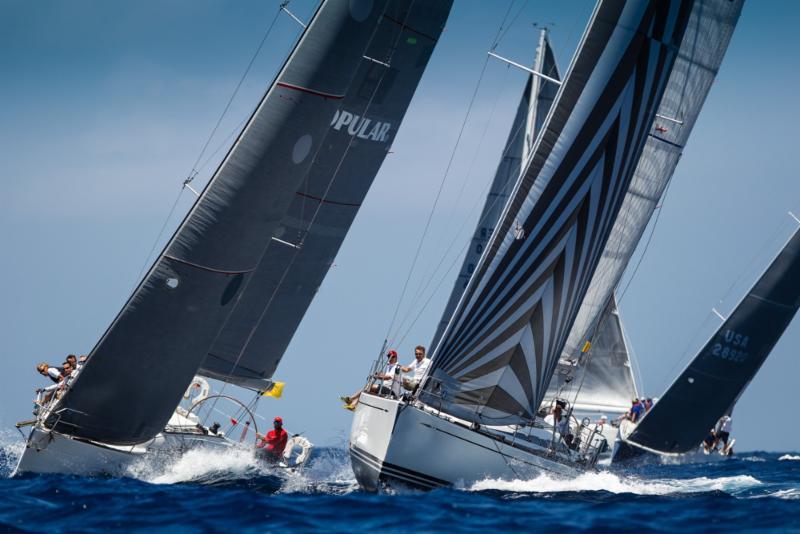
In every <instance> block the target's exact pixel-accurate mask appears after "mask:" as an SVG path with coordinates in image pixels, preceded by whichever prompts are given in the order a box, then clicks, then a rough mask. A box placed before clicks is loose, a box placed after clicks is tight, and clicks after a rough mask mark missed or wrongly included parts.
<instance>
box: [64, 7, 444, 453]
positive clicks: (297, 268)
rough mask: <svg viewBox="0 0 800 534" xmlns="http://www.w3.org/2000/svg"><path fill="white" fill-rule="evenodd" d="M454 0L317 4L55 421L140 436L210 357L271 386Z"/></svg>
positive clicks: (163, 417) (147, 434)
mask: <svg viewBox="0 0 800 534" xmlns="http://www.w3.org/2000/svg"><path fill="white" fill-rule="evenodd" d="M449 8H450V2H447V1H437V0H413V1H412V0H382V1H381V0H374V1H373V0H361V1H357V0H352V1H349V2H343V1H338V0H337V1H326V2H323V3H322V4H321V6H320V7H319V8H318V10H317V12H316V13H315V15H314V17H313V19H312V21H311V22H310V23H309V25H308V27H307V29H306V30H305V32H304V33H303V35H302V36H301V38H300V40H299V41H298V43H297V45H296V46H295V48H294V50H293V51H292V53H291V55H290V56H289V58H288V59H287V61H286V63H285V64H284V66H283V68H282V69H281V71H280V72H279V74H278V76H277V78H276V80H275V81H274V82H273V84H272V85H271V87H270V88H269V90H268V91H267V93H266V95H265V96H264V98H263V99H262V101H261V102H260V104H259V105H258V107H257V109H256V110H255V112H254V113H253V115H252V116H251V118H250V120H249V121H248V123H247V125H246V126H245V128H244V130H243V131H242V133H241V134H240V135H239V137H238V139H237V140H236V142H235V144H234V145H233V147H232V148H231V150H230V151H229V153H228V154H227V155H226V157H225V159H224V160H223V162H222V164H221V165H220V167H219V168H218V169H217V171H216V172H215V174H214V176H213V177H212V179H211V180H210V182H209V184H208V185H207V187H206V188H205V190H204V191H203V193H202V195H201V196H200V198H199V199H198V201H197V202H196V203H195V205H194V207H193V208H192V210H191V211H190V212H189V214H188V215H187V216H186V218H185V219H184V221H183V222H182V224H181V225H180V227H179V228H178V230H177V231H176V233H175V234H174V235H173V236H172V239H171V240H170V241H169V243H168V244H167V246H166V247H165V249H164V251H163V252H162V254H161V255H160V256H159V257H158V259H157V260H156V262H155V264H154V265H153V266H152V268H151V269H150V271H149V272H148V273H147V275H146V276H145V278H144V279H143V280H142V282H141V283H140V285H139V286H138V287H137V289H136V290H135V291H134V293H133V295H132V296H131V297H130V299H129V300H128V302H127V303H126V304H125V306H124V307H123V309H122V311H121V312H120V313H119V315H118V316H117V317H116V319H115V320H114V321H113V323H112V324H111V326H110V327H109V328H108V330H107V331H106V332H105V334H104V335H103V337H102V338H101V339H100V341H99V342H98V343H97V345H96V346H95V347H94V349H93V350H92V353H91V356H90V360H89V362H88V363H87V365H86V366H85V368H84V369H83V371H82V372H81V374H80V375H79V376H78V378H77V379H76V381H75V383H74V385H73V387H72V388H71V390H70V391H68V392H67V394H66V395H65V396H64V398H63V399H62V400H61V402H60V403H59V405H58V406H57V410H56V411H55V412H54V415H53V416H52V417H51V418H50V420H49V421H48V424H50V425H52V426H53V427H54V428H55V429H56V430H58V431H60V432H65V433H69V434H72V435H75V436H79V437H81V438H89V439H95V440H99V441H103V442H107V443H116V444H133V443H138V442H142V441H145V440H147V439H149V438H151V437H153V436H154V435H156V434H157V433H158V432H160V431H161V430H162V429H163V428H164V425H165V423H166V422H167V420H168V418H169V416H170V414H171V413H172V411H173V409H174V408H175V406H176V405H177V403H178V401H179V400H180V397H181V394H182V392H183V391H184V390H185V389H186V387H187V385H188V384H189V382H190V380H191V378H192V376H193V375H194V374H195V373H196V372H197V370H198V368H199V367H200V366H201V364H202V363H203V361H204V360H205V364H204V370H205V373H206V374H208V375H210V376H217V377H222V378H226V379H228V380H230V381H232V382H235V383H241V384H243V385H248V386H251V387H261V386H262V385H265V384H266V385H268V384H269V382H268V380H269V378H270V377H271V373H272V371H273V370H274V368H275V366H276V365H277V362H278V361H279V360H280V358H281V356H282V354H283V351H284V349H285V348H286V346H287V344H288V343H289V341H290V339H291V338H292V336H293V334H294V332H295V329H296V328H297V326H298V323H299V321H300V319H301V318H302V316H303V313H304V311H305V309H306V307H307V306H308V304H309V302H310V301H311V298H312V297H313V295H314V293H315V291H316V290H317V288H318V287H319V284H320V283H321V281H322V278H323V277H324V275H325V273H326V272H327V269H328V268H329V266H330V264H331V262H332V261H333V257H334V255H335V254H336V251H337V250H338V248H339V245H340V243H341V241H342V239H343V238H344V236H345V233H346V232H347V229H348V227H349V225H350V222H351V221H352V219H353V217H354V216H355V212H356V210H357V208H358V205H359V204H360V203H361V201H362V199H363V198H364V195H365V194H366V191H367V189H368V187H369V185H370V183H371V182H372V179H373V178H374V176H375V173H376V172H377V170H378V168H379V167H380V165H381V162H382V161H383V159H384V157H385V155H386V153H387V151H388V150H389V146H390V145H391V142H392V140H393V138H394V136H395V134H396V132H397V128H398V126H399V122H400V120H401V119H402V117H403V114H404V113H405V110H406V108H407V106H408V103H409V101H410V99H411V96H412V94H413V93H414V90H415V88H416V86H417V83H418V81H419V78H420V76H421V74H422V71H423V69H424V68H425V65H426V64H427V61H428V58H429V57H430V54H431V51H432V49H433V47H434V44H435V42H436V39H437V38H438V36H439V34H440V32H441V29H442V26H443V25H444V22H445V19H446V18H447V14H448V12H449ZM276 313H277V314H278V315H277V316H276ZM210 352H211V354H210V355H209V353H210ZM207 356H208V358H207Z"/></svg>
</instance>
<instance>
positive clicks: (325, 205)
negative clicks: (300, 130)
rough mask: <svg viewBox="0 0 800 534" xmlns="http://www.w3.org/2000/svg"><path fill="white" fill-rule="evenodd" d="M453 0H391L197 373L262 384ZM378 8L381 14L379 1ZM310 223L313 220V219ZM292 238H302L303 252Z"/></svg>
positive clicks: (323, 270) (388, 140)
mask: <svg viewBox="0 0 800 534" xmlns="http://www.w3.org/2000/svg"><path fill="white" fill-rule="evenodd" d="M450 4H451V2H449V1H447V2H435V1H431V0H426V1H424V2H420V1H416V2H410V1H406V0H403V1H398V0H394V1H392V2H389V3H388V4H387V5H386V7H385V10H386V11H385V13H384V14H383V16H382V17H381V19H380V20H379V21H378V25H377V28H376V30H375V35H374V37H373V39H372V41H371V42H370V43H369V46H368V48H367V50H366V51H365V52H364V55H365V56H367V57H368V58H373V59H376V60H378V61H380V62H383V63H388V66H387V65H384V64H381V63H379V62H375V61H368V60H365V61H362V62H361V63H360V65H359V66H358V70H357V72H356V75H355V81H354V82H353V90H351V91H348V92H347V93H346V94H344V95H343V98H342V99H341V100H340V104H339V107H338V110H339V111H337V112H335V113H334V114H333V116H332V118H331V119H330V125H331V128H330V130H329V131H328V133H327V134H326V135H325V139H324V141H323V143H322V146H321V148H320V149H319V150H317V151H316V152H315V154H314V162H313V164H312V165H311V167H310V169H309V170H308V172H307V173H306V175H305V177H304V178H303V180H302V182H301V183H300V185H299V187H298V188H297V190H296V191H295V193H294V197H293V199H292V201H291V206H290V207H289V209H288V211H287V212H286V214H285V215H284V216H283V218H282V220H281V221H280V223H279V224H278V226H277V230H276V232H275V237H277V238H279V239H281V240H282V241H285V242H286V243H282V242H278V241H273V242H272V243H271V244H270V245H269V246H268V248H267V250H266V253H265V254H264V257H263V258H262V259H261V261H260V262H259V264H258V267H257V269H256V270H255V272H254V273H253V275H252V280H251V281H250V282H249V284H248V286H247V288H246V290H245V291H243V293H242V295H241V296H240V297H239V302H238V303H237V305H236V309H235V310H234V311H233V313H232V314H231V317H230V319H229V320H228V321H227V323H226V324H225V326H224V328H223V329H222V331H221V332H220V334H219V336H218V337H217V339H216V340H215V341H214V344H213V346H212V347H211V348H210V350H209V352H208V357H207V358H206V359H205V361H204V362H203V365H202V367H201V368H200V373H201V374H203V375H206V376H209V377H212V378H219V379H222V380H224V381H226V382H231V383H234V384H237V385H240V386H244V387H248V388H252V389H259V390H265V389H268V388H269V387H270V385H271V380H270V379H271V378H272V375H273V373H274V372H275V369H276V367H277V366H278V363H279V362H280V360H281V357H282V356H283V354H284V351H285V350H286V348H287V346H288V345H289V342H290V341H291V339H292V336H293V335H294V333H295V331H296V329H297V327H298V325H299V324H300V321H301V320H302V318H303V316H304V315H305V312H306V310H307V309H308V306H309V305H310V303H311V301H312V299H313V298H314V296H315V295H316V293H317V290H318V288H319V287H320V285H321V283H322V280H323V279H324V277H325V275H326V274H327V272H328V270H329V269H330V267H331V265H332V264H333V260H334V258H335V256H336V253H337V252H338V250H339V247H340V246H341V244H342V241H343V240H344V237H345V234H346V233H347V231H348V230H349V228H350V225H351V223H352V222H353V219H354V218H355V216H356V213H357V212H358V209H359V207H360V205H361V203H362V201H363V200H364V197H365V196H366V194H367V191H368V189H369V187H370V185H371V184H372V181H373V179H374V177H375V175H376V173H377V171H378V169H379V168H380V166H381V164H382V163H383V160H384V158H385V157H386V154H387V153H388V151H389V148H390V147H391V144H392V142H393V141H394V136H395V135H396V133H397V128H398V127H399V125H400V122H401V121H402V119H403V116H404V115H405V112H406V109H407V108H408V105H409V102H410V101H411V97H412V96H413V94H414V91H415V90H416V88H417V84H418V83H419V80H420V78H421V76H422V73H423V71H424V70H425V67H426V65H427V63H428V59H429V58H430V55H431V53H432V52H433V49H434V47H435V45H436V42H437V40H438V38H439V35H440V34H441V31H442V28H443V26H444V23H445V20H446V19H447V15H448V12H449V9H450ZM373 9H374V10H378V11H380V10H381V9H383V8H382V7H381V6H379V5H376V6H375V7H374V8H373ZM312 221H313V224H312ZM291 244H297V245H298V246H299V247H300V248H299V250H298V249H296V248H293V247H292V246H291Z"/></svg>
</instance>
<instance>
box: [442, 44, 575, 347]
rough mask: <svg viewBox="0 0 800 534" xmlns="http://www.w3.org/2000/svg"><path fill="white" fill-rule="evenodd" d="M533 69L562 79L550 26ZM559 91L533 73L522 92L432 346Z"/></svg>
mask: <svg viewBox="0 0 800 534" xmlns="http://www.w3.org/2000/svg"><path fill="white" fill-rule="evenodd" d="M532 70H534V71H536V72H539V73H541V74H544V75H545V76H548V77H550V78H553V79H556V80H560V77H559V73H558V66H557V65H556V58H555V54H553V49H552V47H551V46H550V39H549V38H548V36H547V30H542V31H541V33H540V35H539V46H538V47H537V49H536V57H535V59H534V61H533V66H532ZM557 92H558V85H556V84H554V83H551V82H548V81H546V80H544V79H542V78H541V77H539V76H534V75H533V74H530V75H529V76H528V82H527V83H526V85H525V90H524V91H523V92H522V97H521V98H520V102H519V105H518V106H517V113H516V115H515V116H514V122H513V123H512V125H511V130H510V131H509V134H508V139H507V140H506V144H505V147H504V148H503V157H502V158H501V159H500V164H499V165H498V166H497V171H496V172H495V175H494V179H493V180H492V184H491V186H490V188H489V193H488V195H487V196H486V202H485V203H484V204H483V209H482V210H481V216H480V218H479V219H478V226H477V227H476V228H475V232H474V233H473V235H472V242H471V243H470V246H469V248H468V249H467V253H466V255H465V256H464V261H463V262H462V265H461V270H460V271H459V274H458V278H456V281H455V283H454V285H453V289H452V291H451V293H450V298H449V299H448V301H447V305H446V306H445V309H444V312H443V313H442V318H441V319H440V320H439V326H438V327H437V328H436V333H435V334H434V336H433V340H432V341H431V344H430V346H431V347H435V346H436V345H437V343H438V342H439V340H440V339H441V337H442V334H443V333H444V330H445V328H447V323H448V322H449V321H450V318H451V317H452V316H453V312H454V311H455V309H456V306H457V305H458V301H459V300H460V299H461V295H463V294H464V290H465V289H466V287H467V282H468V281H469V278H470V276H471V275H472V273H473V272H474V271H475V267H476V266H477V265H478V262H479V261H480V259H481V254H482V253H483V250H484V249H485V248H486V245H487V244H488V243H489V238H490V237H491V236H492V233H493V232H494V227H495V225H496V224H497V222H498V221H499V220H500V215H502V213H503V208H504V207H505V205H506V202H507V200H508V197H509V195H511V190H512V189H513V188H514V184H516V183H517V179H519V175H520V172H521V171H522V169H523V168H524V165H525V163H526V162H527V160H528V157H529V156H530V152H531V148H533V143H534V141H536V136H537V135H538V134H539V131H540V130H541V129H542V124H543V123H544V119H545V117H547V113H548V112H549V111H550V106H551V105H552V104H553V100H554V99H555V97H556V93H557Z"/></svg>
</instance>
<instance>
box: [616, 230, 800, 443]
mask: <svg viewBox="0 0 800 534" xmlns="http://www.w3.org/2000/svg"><path fill="white" fill-rule="evenodd" d="M799 307H800V231H796V232H795V234H794V235H793V236H792V238H791V239H790V240H789V242H788V243H787V244H786V245H785V246H784V248H783V250H781V252H780V254H778V256H777V257H776V258H775V259H774V260H773V262H772V264H771V265H770V266H769V267H768V268H767V270H766V271H765V272H764V274H762V275H761V277H760V278H759V279H758V281H757V282H756V283H755V285H754V286H753V287H752V288H751V289H750V291H749V292H748V293H747V294H746V295H745V296H744V298H743V299H742V301H741V302H740V303H739V304H738V305H737V306H736V308H735V309H734V310H733V312H732V313H731V314H730V316H729V317H728V318H727V320H725V321H724V322H723V324H722V326H720V328H719V330H717V331H716V332H715V333H714V335H713V336H711V339H710V340H709V341H708V343H706V344H705V346H704V347H703V348H702V350H700V352H698V353H697V355H696V356H695V357H694V359H693V360H692V361H691V363H689V366H688V367H687V368H686V370H684V371H683V372H682V373H681V374H680V376H679V377H678V378H677V379H676V380H675V382H673V384H672V385H671V386H670V387H669V389H667V391H666V393H664V395H662V396H661V398H660V399H659V400H658V402H657V403H656V404H655V405H654V406H653V408H651V409H650V411H649V412H648V413H647V414H646V415H645V417H644V418H643V419H642V421H641V422H640V423H639V424H638V425H637V426H636V428H635V429H634V430H633V431H632V432H631V433H630V435H629V436H628V437H627V440H626V441H628V442H630V443H632V444H634V445H639V446H642V447H646V448H648V449H651V450H654V451H659V452H664V453H684V452H689V451H691V450H694V449H696V448H697V447H698V446H700V443H701V442H702V441H703V438H705V437H706V435H708V432H709V430H710V429H711V428H712V427H713V426H714V424H715V423H716V422H717V420H718V419H719V418H720V417H722V416H723V415H725V414H730V413H731V411H732V410H733V406H734V404H735V403H736V401H737V400H738V399H739V397H740V396H741V394H742V393H743V392H744V390H745V388H746V387H747V385H748V384H749V383H750V381H751V380H752V379H753V377H754V376H755V375H756V373H757V372H758V370H759V369H760V368H761V365H762V364H763V363H764V360H766V359H767V356H769V353H770V352H771V351H772V348H773V347H774V346H775V344H776V343H777V342H778V340H779V339H780V337H781V335H783V332H784V331H785V330H786V327H787V326H789V323H790V322H791V321H792V318H793V317H794V316H795V314H796V313H797V309H798V308H799Z"/></svg>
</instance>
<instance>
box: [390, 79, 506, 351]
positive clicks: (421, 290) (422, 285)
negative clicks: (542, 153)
mask: <svg viewBox="0 0 800 534" xmlns="http://www.w3.org/2000/svg"><path fill="white" fill-rule="evenodd" d="M510 70H511V66H510V65H508V66H507V67H506V73H505V75H504V76H503V81H505V79H506V78H507V77H508V73H509V72H510ZM501 96H503V91H502V90H500V91H498V92H497V96H496V97H495V99H494V102H493V104H492V108H491V111H490V113H489V119H488V120H487V121H486V125H485V127H484V128H483V131H482V132H481V137H480V140H479V141H478V146H477V148H476V149H475V151H474V152H473V155H472V160H471V161H470V164H469V166H468V167H467V172H466V178H465V179H464V180H463V181H462V183H461V188H460V189H459V192H458V195H457V196H456V199H455V201H454V202H453V216H452V217H450V220H449V221H448V222H447V231H445V232H443V233H442V236H441V238H440V239H439V244H438V245H437V247H436V250H441V249H442V248H443V247H442V246H441V245H442V241H444V239H445V236H447V235H448V234H450V232H451V228H450V227H451V226H452V223H453V221H455V207H456V206H458V204H459V203H460V201H461V197H463V195H464V191H465V189H466V185H467V182H468V181H469V178H470V176H471V175H472V172H473V170H474V168H475V162H476V161H477V159H478V155H479V154H480V152H481V148H482V147H483V143H484V141H485V139H486V134H487V132H488V131H489V127H490V126H491V123H492V120H493V119H494V115H495V112H496V110H497V104H498V102H499V101H500V97H501ZM518 131H519V128H518ZM502 157H505V154H504V155H503V156H502ZM479 200H482V198H479ZM469 214H470V215H472V210H470V212H469ZM462 230H463V227H462ZM459 234H460V232H459ZM452 245H453V241H452V240H451V241H450V246H449V247H448V248H447V250H446V251H445V253H444V254H443V255H442V258H441V260H439V263H438V264H437V265H436V267H435V268H434V269H433V271H432V272H428V273H426V274H425V276H423V277H422V278H421V280H420V283H419V287H418V288H417V291H416V293H415V294H414V297H412V299H411V304H410V305H409V309H408V311H407V312H406V315H405V316H404V317H403V319H402V320H401V321H400V326H398V327H397V332H395V336H393V337H396V335H397V333H398V332H399V331H400V330H402V328H403V326H404V324H405V322H406V321H407V320H408V318H409V316H410V315H411V313H412V312H413V311H414V309H415V308H416V306H417V305H418V304H419V299H421V298H422V297H423V295H424V294H425V291H426V290H427V289H428V287H429V286H430V283H431V281H432V280H433V277H434V276H435V274H436V272H437V271H438V270H439V267H440V266H441V265H442V263H443V262H444V260H445V259H446V257H447V254H448V252H449V251H450V249H451V248H452ZM426 280H427V282H426Z"/></svg>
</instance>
